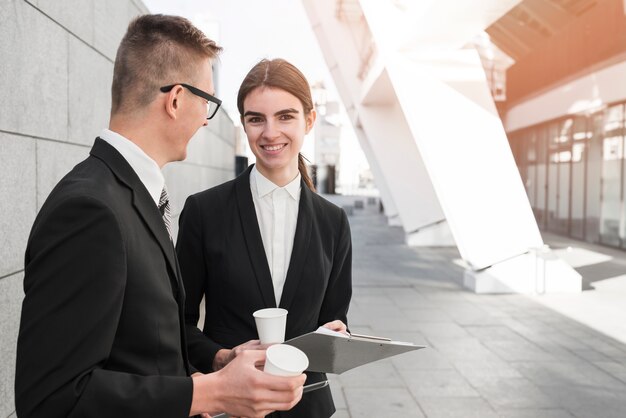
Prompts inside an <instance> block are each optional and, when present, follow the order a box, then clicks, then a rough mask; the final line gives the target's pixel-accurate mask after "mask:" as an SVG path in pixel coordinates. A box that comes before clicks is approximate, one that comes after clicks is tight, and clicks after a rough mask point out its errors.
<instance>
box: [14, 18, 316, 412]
mask: <svg viewBox="0 0 626 418" xmlns="http://www.w3.org/2000/svg"><path fill="white" fill-rule="evenodd" d="M220 50H221V48H220V47H218V46H217V45H216V44H215V43H214V42H213V41H211V40H209V39H207V38H206V37H205V36H204V35H203V34H202V32H200V31H199V30H198V29H197V28H195V27H194V26H193V25H192V24H191V23H190V22H189V21H187V20H186V19H183V18H180V17H174V16H163V15H146V16H141V17H139V18H137V19H135V20H134V21H133V22H131V24H130V25H129V27H128V31H127V33H126V35H125V37H124V39H123V40H122V42H121V44H120V47H119V49H118V52H117V57H116V60H115V68H114V75H113V86H112V109H111V122H110V125H109V129H108V130H104V131H103V133H102V134H101V136H100V138H97V139H96V142H95V144H94V146H93V148H92V150H91V153H90V156H89V157H88V158H87V159H86V160H85V161H83V162H82V163H80V164H78V165H77V166H76V167H75V168H74V169H73V170H72V171H71V172H70V173H69V174H67V175H66V176H65V177H64V178H63V179H62V180H61V181H60V182H59V184H58V185H57V186H56V187H55V188H54V190H53V191H52V192H51V193H50V196H49V197H48V199H47V200H46V202H45V204H44V205H43V207H42V208H41V211H40V212H39V214H38V216H37V219H36V220H35V223H34V225H33V228H32V231H31V234H30V237H29V241H28V246H27V249H26V258H25V261H26V269H25V277H24V289H25V293H26V296H25V298H24V302H23V306H22V319H21V324H20V333H19V338H18V347H17V370H16V381H15V392H16V408H17V414H18V416H19V417H20V418H27V417H46V418H54V417H131V416H132V417H136V416H137V417H138V416H141V417H143V416H145V417H167V418H173V417H186V416H191V415H196V414H200V413H205V416H206V413H216V412H219V411H226V412H228V413H230V414H232V415H238V416H251V417H258V416H264V415H265V414H267V413H269V412H271V411H272V410H277V409H278V410H284V409H290V408H291V407H293V406H294V405H295V404H296V403H297V402H298V400H299V399H300V397H301V396H302V385H303V383H304V379H305V376H304V375H301V376H297V377H292V378H283V377H276V376H270V375H267V374H265V373H263V372H261V371H259V370H258V369H257V368H256V367H255V366H256V365H258V364H260V363H262V362H263V361H264V352H262V351H249V352H246V353H244V354H245V355H244V356H242V358H241V359H239V358H237V359H236V361H234V362H233V363H232V364H231V365H229V367H225V368H224V369H222V370H220V371H219V372H216V373H212V374H208V375H203V374H200V373H193V372H194V370H193V369H191V368H190V366H189V364H188V361H187V353H186V349H185V347H186V341H185V333H184V322H183V308H184V289H183V286H182V283H181V278H180V272H179V268H178V263H177V260H176V256H175V254H174V248H173V245H172V242H171V237H170V236H169V235H168V234H169V232H170V231H169V202H168V199H167V193H166V191H165V189H164V184H165V182H164V179H163V175H162V174H161V171H160V168H161V167H162V166H163V165H165V164H166V163H168V162H170V161H177V160H182V159H184V158H185V156H186V147H187V144H188V142H189V140H190V139H191V137H192V136H193V134H194V133H195V132H196V131H197V130H198V129H199V128H200V127H201V126H205V125H206V124H207V120H208V119H210V118H211V117H212V116H213V115H214V114H215V112H216V111H217V108H218V107H219V104H220V101H219V100H218V99H216V98H214V97H213V96H212V95H211V94H209V93H207V92H211V93H213V92H214V89H213V81H212V69H211V63H212V60H213V59H214V58H215V57H216V55H217V54H218V53H219V51H220ZM192 373H193V376H191V377H189V375H190V374H192Z"/></svg>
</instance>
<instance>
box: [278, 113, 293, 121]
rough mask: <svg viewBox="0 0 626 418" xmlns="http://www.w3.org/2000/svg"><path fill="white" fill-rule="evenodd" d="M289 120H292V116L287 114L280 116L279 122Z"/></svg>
mask: <svg viewBox="0 0 626 418" xmlns="http://www.w3.org/2000/svg"><path fill="white" fill-rule="evenodd" d="M290 119H293V115H289V114H286V115H280V120H290Z"/></svg>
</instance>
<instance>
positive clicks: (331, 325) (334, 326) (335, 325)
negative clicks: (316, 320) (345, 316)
mask: <svg viewBox="0 0 626 418" xmlns="http://www.w3.org/2000/svg"><path fill="white" fill-rule="evenodd" d="M322 326H323V327H324V328H328V329H331V330H333V331H337V332H341V333H342V334H346V335H349V334H348V327H347V326H346V324H344V323H343V322H342V321H340V320H339V319H335V320H334V321H331V322H327V323H325V324H324V325H322Z"/></svg>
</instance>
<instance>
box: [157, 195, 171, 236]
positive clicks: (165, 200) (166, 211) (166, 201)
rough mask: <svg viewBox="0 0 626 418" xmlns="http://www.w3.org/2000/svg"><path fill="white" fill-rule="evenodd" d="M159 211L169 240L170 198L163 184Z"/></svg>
mask: <svg viewBox="0 0 626 418" xmlns="http://www.w3.org/2000/svg"><path fill="white" fill-rule="evenodd" d="M159 211H160V212H161V216H162V217H163V223H165V228H166V229H167V234H168V235H169V236H170V240H171V239H172V226H171V224H172V214H171V213H170V198H169V196H168V195H167V189H166V188H165V186H163V191H162V192H161V198H160V199H159Z"/></svg>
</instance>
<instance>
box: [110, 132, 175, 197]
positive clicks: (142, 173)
mask: <svg viewBox="0 0 626 418" xmlns="http://www.w3.org/2000/svg"><path fill="white" fill-rule="evenodd" d="M100 138H102V139H104V140H105V141H106V142H108V143H109V144H110V145H111V146H112V147H113V148H115V149H116V150H117V151H118V152H119V153H120V154H122V157H124V159H125V160H126V161H127V162H128V164H129V165H130V166H131V168H132V169H133V170H134V171H135V173H137V176H138V177H139V180H141V182H142V183H143V185H144V186H146V189H148V193H150V196H152V199H153V200H154V203H155V204H156V205H157V206H159V199H160V198H161V192H162V191H163V187H164V186H165V178H164V177H163V173H162V172H161V169H160V168H159V165H158V164H157V163H156V161H154V160H153V159H152V158H150V157H148V154H146V153H145V152H143V150H142V149H141V148H139V146H137V145H136V144H135V143H134V142H132V141H131V140H129V139H127V138H125V137H123V136H122V135H120V134H118V133H117V132H113V131H111V130H109V129H105V130H103V131H102V132H101V133H100Z"/></svg>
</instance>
